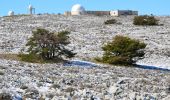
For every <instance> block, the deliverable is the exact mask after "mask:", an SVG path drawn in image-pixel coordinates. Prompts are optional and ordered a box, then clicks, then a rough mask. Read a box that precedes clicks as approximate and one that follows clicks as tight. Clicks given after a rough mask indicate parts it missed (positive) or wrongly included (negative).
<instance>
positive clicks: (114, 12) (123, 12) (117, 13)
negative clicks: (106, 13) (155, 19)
mask: <svg viewBox="0 0 170 100" xmlns="http://www.w3.org/2000/svg"><path fill="white" fill-rule="evenodd" d="M110 15H111V16H121V15H138V11H132V10H112V11H110Z"/></svg>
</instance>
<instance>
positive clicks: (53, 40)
mask: <svg viewBox="0 0 170 100" xmlns="http://www.w3.org/2000/svg"><path fill="white" fill-rule="evenodd" d="M68 34H69V32H68V31H62V32H59V33H53V32H49V31H48V30H45V29H37V30H36V31H33V36H32V37H31V38H30V39H29V41H28V42H27V44H26V46H29V48H28V52H29V56H31V57H32V56H34V57H35V56H37V55H38V56H39V57H41V58H42V59H43V60H52V59H56V58H57V59H63V57H68V58H71V57H74V55H75V53H73V52H72V51H71V50H68V49H66V48H65V46H66V45H68V44H69V43H70V42H69V41H68V38H69V37H68ZM31 57H30V58H31ZM34 57H33V58H34Z"/></svg>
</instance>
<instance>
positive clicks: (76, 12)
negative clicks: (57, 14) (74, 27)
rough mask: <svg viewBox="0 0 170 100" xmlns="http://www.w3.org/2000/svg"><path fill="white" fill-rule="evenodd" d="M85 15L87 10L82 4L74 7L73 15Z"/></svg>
mask: <svg viewBox="0 0 170 100" xmlns="http://www.w3.org/2000/svg"><path fill="white" fill-rule="evenodd" d="M85 13H86V11H85V8H84V7H83V6H81V5H80V4H76V5H74V6H73V7H72V9H71V15H84V14H85Z"/></svg>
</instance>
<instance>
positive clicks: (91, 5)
mask: <svg viewBox="0 0 170 100" xmlns="http://www.w3.org/2000/svg"><path fill="white" fill-rule="evenodd" d="M29 4H32V5H33V6H34V7H35V8H36V13H63V12H64V11H69V10H70V9H71V7H72V5H74V4H81V5H83V6H84V7H85V8H86V10H114V9H122V10H124V9H125V10H126V9H130V10H131V9H132V10H138V11H139V14H154V15H170V7H169V6H170V0H0V16H3V15H7V13H8V11H10V10H12V11H14V12H15V13H16V14H25V13H28V11H27V8H28V5H29Z"/></svg>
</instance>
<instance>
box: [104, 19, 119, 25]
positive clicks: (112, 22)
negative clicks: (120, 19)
mask: <svg viewBox="0 0 170 100" xmlns="http://www.w3.org/2000/svg"><path fill="white" fill-rule="evenodd" d="M115 23H117V21H116V20H115V19H109V20H106V21H105V22H104V24H106V25H107V24H115Z"/></svg>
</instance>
